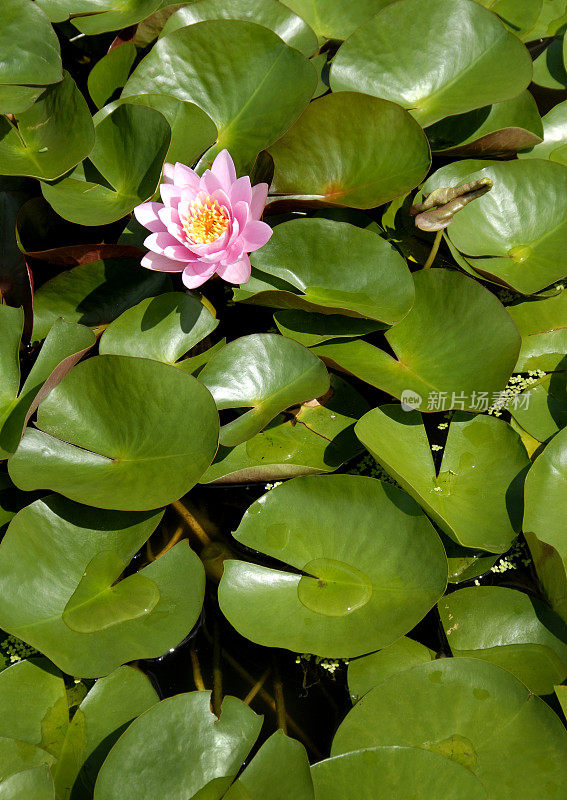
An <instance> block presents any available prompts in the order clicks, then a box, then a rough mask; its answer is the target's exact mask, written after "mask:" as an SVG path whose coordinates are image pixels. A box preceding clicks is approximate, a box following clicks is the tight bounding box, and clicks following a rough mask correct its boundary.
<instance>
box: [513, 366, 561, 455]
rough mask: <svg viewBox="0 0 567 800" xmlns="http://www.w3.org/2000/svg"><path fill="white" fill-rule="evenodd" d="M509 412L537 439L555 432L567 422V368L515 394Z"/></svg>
mask: <svg viewBox="0 0 567 800" xmlns="http://www.w3.org/2000/svg"><path fill="white" fill-rule="evenodd" d="M564 359H565V356H564ZM565 363H567V359H565ZM510 413H511V414H512V416H513V417H514V419H515V420H516V422H518V423H519V424H520V425H521V427H522V428H523V430H525V431H527V433H529V434H530V436H533V437H534V439H537V440H538V442H546V441H547V440H548V439H550V438H551V437H552V436H555V434H556V433H557V432H558V431H560V430H561V429H562V428H564V427H565V426H567V372H552V373H551V374H549V375H546V376H545V378H541V379H540V380H539V381H538V382H537V383H536V384H534V385H533V386H531V387H529V388H528V389H526V390H525V391H524V392H522V394H520V395H518V396H517V397H516V398H515V402H514V403H513V405H512V408H511V409H510Z"/></svg>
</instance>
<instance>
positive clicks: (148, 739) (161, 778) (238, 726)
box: [94, 692, 262, 800]
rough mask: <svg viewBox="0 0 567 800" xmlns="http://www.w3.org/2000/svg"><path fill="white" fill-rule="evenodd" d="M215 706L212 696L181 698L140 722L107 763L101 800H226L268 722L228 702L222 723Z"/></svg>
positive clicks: (101, 778) (99, 789) (241, 705)
mask: <svg viewBox="0 0 567 800" xmlns="http://www.w3.org/2000/svg"><path fill="white" fill-rule="evenodd" d="M209 703H210V693H209V692H190V693H188V694H178V695H176V696H175V697H170V698H168V699H167V700H162V701H161V703H158V704H157V705H155V706H154V707H153V708H151V709H150V710H149V711H146V713H145V714H142V715H141V716H140V717H138V719H137V720H135V721H134V722H133V723H132V725H130V727H129V728H128V730H127V731H126V733H125V734H124V735H123V736H121V738H120V739H119V740H118V742H117V744H116V745H115V746H114V748H113V749H112V751H111V753H110V755H109V756H108V758H107V759H106V761H105V763H104V765H103V767H102V769H101V771H100V774H99V777H98V780H97V784H96V788H95V793H94V797H95V800H122V799H123V798H124V797H125V796H132V797H136V798H137V799H138V800H155V798H156V797H161V796H164V797H167V798H168V800H187V798H188V797H201V796H202V797H206V798H207V800H220V798H221V797H222V796H223V795H224V793H225V792H226V790H227V789H228V787H229V786H230V784H231V783H232V781H233V779H234V778H235V777H236V774H237V772H238V770H239V769H240V767H241V766H242V763H243V762H244V759H245V758H246V756H247V755H248V752H249V750H250V749H251V747H252V745H253V744H254V742H255V740H256V738H257V736H258V734H259V732H260V727H261V724H262V718H261V717H259V716H257V714H255V713H254V712H253V711H252V710H251V709H250V708H248V706H246V705H245V704H244V703H243V702H242V701H240V700H237V699H236V697H225V698H224V700H223V704H222V709H221V715H220V717H219V718H218V719H217V717H215V715H214V714H213V713H212V711H211V709H210V704H209ZM140 775H144V780H143V781H140ZM201 791H203V794H202V795H201V794H200V792H201Z"/></svg>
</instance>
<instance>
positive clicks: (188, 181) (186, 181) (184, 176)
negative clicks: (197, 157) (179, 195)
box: [173, 161, 201, 191]
mask: <svg viewBox="0 0 567 800" xmlns="http://www.w3.org/2000/svg"><path fill="white" fill-rule="evenodd" d="M173 174H174V183H175V185H176V186H180V187H185V186H188V187H189V188H191V189H193V190H195V191H199V184H200V182H201V179H200V177H199V176H198V175H197V173H196V172H194V170H192V169H191V168H190V167H186V166H185V164H182V163H181V162H180V161H178V162H177V163H176V164H175V167H174V173H173Z"/></svg>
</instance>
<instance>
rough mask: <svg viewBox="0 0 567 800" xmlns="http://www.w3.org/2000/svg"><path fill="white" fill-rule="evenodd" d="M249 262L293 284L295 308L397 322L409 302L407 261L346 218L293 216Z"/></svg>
mask: <svg viewBox="0 0 567 800" xmlns="http://www.w3.org/2000/svg"><path fill="white" fill-rule="evenodd" d="M251 262H252V264H253V265H254V266H255V267H256V268H257V269H258V270H260V271H261V272H263V273H267V274H268V275H273V276H275V277H276V278H280V279H282V280H284V281H286V282H287V283H289V284H291V285H292V286H293V287H294V288H295V289H296V290H297V291H298V294H297V305H298V307H299V308H304V309H308V310H315V311H318V310H322V311H327V312H330V313H332V312H334V311H335V312H336V311H339V312H340V313H342V314H347V315H349V314H353V315H355V316H360V317H368V318H370V319H376V320H381V321H382V322H386V323H388V324H395V323H396V322H399V321H400V320H401V319H402V318H403V317H404V316H405V315H406V314H407V313H408V311H409V310H410V308H411V306H412V304H413V299H414V289H413V280H412V277H411V274H410V271H409V269H408V267H407V264H406V262H405V259H404V258H403V257H402V256H401V255H400V254H399V253H398V251H397V250H395V249H394V248H393V247H392V245H391V244H389V243H388V242H387V241H386V240H385V239H382V238H381V237H380V236H378V235H377V234H376V233H373V232H372V231H367V230H364V229H363V228H357V227H356V226H355V225H349V224H348V223H346V222H335V221H332V220H328V219H297V220H291V221H290V222H284V223H283V224H281V225H276V227H275V228H274V233H273V236H272V238H271V239H270V241H269V242H268V243H267V244H266V245H264V247H262V248H260V250H257V251H256V252H255V253H253V254H252V257H251ZM288 299H289V301H290V304H291V302H292V298H289V295H288Z"/></svg>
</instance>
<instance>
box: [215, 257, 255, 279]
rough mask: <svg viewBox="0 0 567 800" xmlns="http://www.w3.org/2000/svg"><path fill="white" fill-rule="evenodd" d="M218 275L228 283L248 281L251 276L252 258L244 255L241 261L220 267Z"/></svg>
mask: <svg viewBox="0 0 567 800" xmlns="http://www.w3.org/2000/svg"><path fill="white" fill-rule="evenodd" d="M217 275H220V277H221V278H222V279H223V280H225V281H228V283H246V281H247V280H248V279H249V278H250V259H249V258H248V256H247V255H243V256H242V258H241V259H240V261H235V262H234V263H232V264H229V265H228V266H226V267H219V268H218V269H217Z"/></svg>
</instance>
